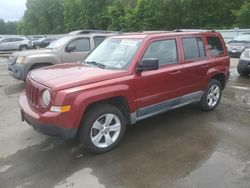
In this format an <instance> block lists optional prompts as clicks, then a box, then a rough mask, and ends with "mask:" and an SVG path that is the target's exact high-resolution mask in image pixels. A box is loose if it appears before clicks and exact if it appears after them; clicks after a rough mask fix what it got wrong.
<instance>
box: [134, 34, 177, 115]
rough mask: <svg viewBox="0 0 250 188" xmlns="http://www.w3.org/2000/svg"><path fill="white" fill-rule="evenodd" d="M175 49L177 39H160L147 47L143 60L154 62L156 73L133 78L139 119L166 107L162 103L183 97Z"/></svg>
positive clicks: (148, 72) (150, 72) (142, 74)
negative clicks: (153, 60) (157, 61)
mask: <svg viewBox="0 0 250 188" xmlns="http://www.w3.org/2000/svg"><path fill="white" fill-rule="evenodd" d="M177 49H178V48H177V39H176V38H168V39H164V40H162V39H161V40H158V41H152V42H151V43H150V44H149V46H148V48H147V50H146V52H145V54H144V56H143V58H142V59H150V58H157V59H158V60H159V69H158V70H153V71H144V72H141V73H137V75H136V92H137V93H136V96H137V99H136V104H137V108H138V109H139V110H138V116H139V117H140V116H147V115H150V114H152V113H155V112H157V111H160V110H161V108H165V107H166V106H164V105H165V103H164V102H166V101H169V100H171V99H176V100H178V96H181V95H182V84H181V83H182V81H181V78H182V65H181V63H180V61H179V55H178V54H179V52H178V50H177ZM174 103H175V104H176V103H178V101H174ZM162 104H163V105H162Z"/></svg>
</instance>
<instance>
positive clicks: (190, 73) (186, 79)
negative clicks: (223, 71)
mask: <svg viewBox="0 0 250 188" xmlns="http://www.w3.org/2000/svg"><path fill="white" fill-rule="evenodd" d="M180 40H181V44H182V54H183V55H182V65H183V74H182V76H183V79H182V82H183V90H184V94H191V93H195V92H198V91H202V90H203V87H204V80H205V78H206V74H207V71H208V69H209V68H210V66H211V65H210V62H209V59H208V56H207V54H206V50H205V39H204V38H203V37H201V36H199V35H197V36H187V37H181V39H180Z"/></svg>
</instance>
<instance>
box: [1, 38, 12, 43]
mask: <svg viewBox="0 0 250 188" xmlns="http://www.w3.org/2000/svg"><path fill="white" fill-rule="evenodd" d="M2 42H3V43H4V42H10V39H9V38H6V39H3V40H2Z"/></svg>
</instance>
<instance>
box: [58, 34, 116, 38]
mask: <svg viewBox="0 0 250 188" xmlns="http://www.w3.org/2000/svg"><path fill="white" fill-rule="evenodd" d="M114 35H116V34H114V33H92V34H80V35H65V36H63V37H72V38H79V37H91V36H92V37H98V36H100V37H101V36H105V37H109V36H114Z"/></svg>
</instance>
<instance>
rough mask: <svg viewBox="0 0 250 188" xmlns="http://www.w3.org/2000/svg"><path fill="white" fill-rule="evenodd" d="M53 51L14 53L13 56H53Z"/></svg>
mask: <svg viewBox="0 0 250 188" xmlns="http://www.w3.org/2000/svg"><path fill="white" fill-rule="evenodd" d="M54 53H55V50H51V49H41V50H26V51H22V52H15V53H13V56H23V57H24V56H30V55H38V54H54Z"/></svg>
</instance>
